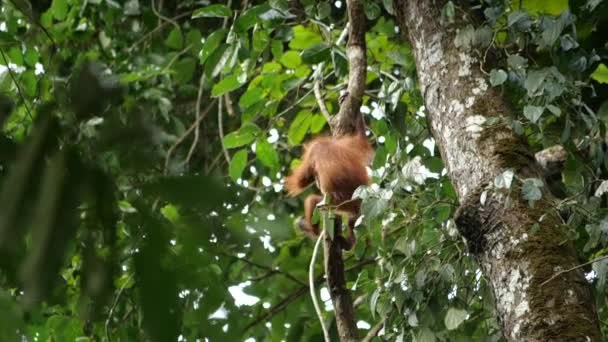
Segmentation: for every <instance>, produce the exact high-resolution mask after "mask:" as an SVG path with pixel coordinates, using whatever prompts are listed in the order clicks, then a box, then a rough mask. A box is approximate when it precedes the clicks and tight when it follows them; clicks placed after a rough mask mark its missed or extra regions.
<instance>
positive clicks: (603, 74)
mask: <svg viewBox="0 0 608 342" xmlns="http://www.w3.org/2000/svg"><path fill="white" fill-rule="evenodd" d="M591 78H592V79H594V80H596V81H597V82H598V83H608V67H606V64H604V63H601V64H600V65H598V66H597V68H595V71H594V72H593V73H592V74H591Z"/></svg>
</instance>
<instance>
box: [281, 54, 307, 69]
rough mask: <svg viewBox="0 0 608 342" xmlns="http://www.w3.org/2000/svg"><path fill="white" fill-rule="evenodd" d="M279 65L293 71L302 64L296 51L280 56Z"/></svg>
mask: <svg viewBox="0 0 608 342" xmlns="http://www.w3.org/2000/svg"><path fill="white" fill-rule="evenodd" d="M280 61H281V64H283V65H284V66H285V67H286V68H289V69H295V68H297V67H298V66H299V65H300V64H302V58H301V57H300V54H299V53H298V52H296V51H287V52H285V53H284V54H283V55H282V56H281V60H280Z"/></svg>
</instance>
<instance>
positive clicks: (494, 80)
mask: <svg viewBox="0 0 608 342" xmlns="http://www.w3.org/2000/svg"><path fill="white" fill-rule="evenodd" d="M506 80H507V73H506V72H505V71H504V70H502V69H492V71H490V84H492V86H494V87H496V86H497V85H501V84H503V83H505V81H506Z"/></svg>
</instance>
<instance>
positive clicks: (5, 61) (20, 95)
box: [0, 48, 33, 120]
mask: <svg viewBox="0 0 608 342" xmlns="http://www.w3.org/2000/svg"><path fill="white" fill-rule="evenodd" d="M0 53H2V59H3V60H4V65H6V69H7V70H8V74H9V75H10V76H11V80H13V83H15V87H17V93H18V94H19V97H20V98H21V101H23V105H24V106H25V110H26V112H27V116H29V118H30V120H33V118H32V112H31V111H30V107H29V106H28V105H27V101H26V100H25V96H24V95H23V92H22V91H21V86H19V83H18V82H17V78H15V74H14V73H13V70H12V69H11V66H10V65H9V63H8V60H7V59H6V55H5V54H4V50H3V49H2V48H0Z"/></svg>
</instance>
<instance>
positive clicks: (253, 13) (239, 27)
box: [234, 4, 271, 32]
mask: <svg viewBox="0 0 608 342" xmlns="http://www.w3.org/2000/svg"><path fill="white" fill-rule="evenodd" d="M270 9H271V8H270V5H268V4H263V5H259V6H253V7H251V8H250V9H248V10H246V11H245V12H244V13H243V14H242V15H240V16H239V17H238V18H237V19H236V20H235V22H234V27H235V29H236V31H238V32H245V31H247V30H249V29H250V28H251V27H253V26H254V25H255V24H256V23H258V22H259V21H260V18H259V16H260V15H261V14H262V13H264V12H267V11H268V10H270Z"/></svg>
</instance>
